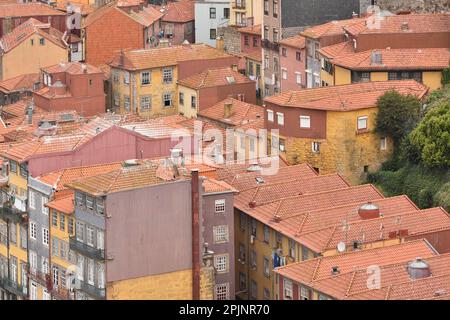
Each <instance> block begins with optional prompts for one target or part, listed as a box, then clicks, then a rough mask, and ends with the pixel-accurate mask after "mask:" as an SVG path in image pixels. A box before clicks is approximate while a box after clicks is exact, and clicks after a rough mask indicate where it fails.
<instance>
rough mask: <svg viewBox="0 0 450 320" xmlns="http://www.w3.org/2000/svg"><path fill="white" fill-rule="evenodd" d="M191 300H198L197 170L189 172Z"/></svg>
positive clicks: (198, 206) (198, 220)
mask: <svg viewBox="0 0 450 320" xmlns="http://www.w3.org/2000/svg"><path fill="white" fill-rule="evenodd" d="M191 189H192V190H191V193H192V300H200V192H199V177H198V169H192V170H191Z"/></svg>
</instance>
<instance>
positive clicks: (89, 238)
mask: <svg viewBox="0 0 450 320" xmlns="http://www.w3.org/2000/svg"><path fill="white" fill-rule="evenodd" d="M86 242H87V244H88V245H89V246H91V247H93V246H94V228H92V227H86Z"/></svg>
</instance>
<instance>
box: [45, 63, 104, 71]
mask: <svg viewBox="0 0 450 320" xmlns="http://www.w3.org/2000/svg"><path fill="white" fill-rule="evenodd" d="M41 70H42V71H44V72H46V73H50V74H51V73H60V72H66V73H69V74H83V73H89V74H94V73H103V71H102V70H101V69H99V68H97V67H95V66H93V65H91V64H87V63H81V62H60V63H57V64H54V65H52V66H47V67H44V68H41Z"/></svg>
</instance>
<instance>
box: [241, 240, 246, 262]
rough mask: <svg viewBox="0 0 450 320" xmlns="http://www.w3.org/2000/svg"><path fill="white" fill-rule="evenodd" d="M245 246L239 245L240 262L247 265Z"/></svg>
mask: <svg viewBox="0 0 450 320" xmlns="http://www.w3.org/2000/svg"><path fill="white" fill-rule="evenodd" d="M245 261H246V260H245V245H244V244H243V243H239V262H241V263H245Z"/></svg>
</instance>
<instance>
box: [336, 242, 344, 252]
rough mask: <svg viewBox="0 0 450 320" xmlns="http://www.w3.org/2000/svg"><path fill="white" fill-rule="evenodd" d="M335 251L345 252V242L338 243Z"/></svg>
mask: <svg viewBox="0 0 450 320" xmlns="http://www.w3.org/2000/svg"><path fill="white" fill-rule="evenodd" d="M337 250H338V251H339V252H344V251H345V242H343V241H341V242H339V243H338V245H337Z"/></svg>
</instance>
